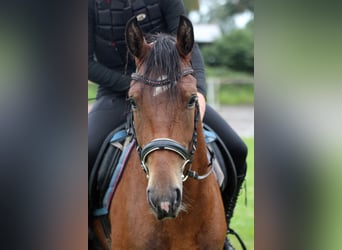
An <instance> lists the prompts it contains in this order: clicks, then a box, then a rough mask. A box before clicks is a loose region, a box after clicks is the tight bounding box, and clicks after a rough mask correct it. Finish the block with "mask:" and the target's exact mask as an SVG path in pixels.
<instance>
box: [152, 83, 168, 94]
mask: <svg viewBox="0 0 342 250" xmlns="http://www.w3.org/2000/svg"><path fill="white" fill-rule="evenodd" d="M169 88H170V85H164V86H160V87H154V92H153V96H158V95H160V94H161V93H164V92H165V91H166V90H168V89H169Z"/></svg>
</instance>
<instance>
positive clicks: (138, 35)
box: [125, 17, 147, 59]
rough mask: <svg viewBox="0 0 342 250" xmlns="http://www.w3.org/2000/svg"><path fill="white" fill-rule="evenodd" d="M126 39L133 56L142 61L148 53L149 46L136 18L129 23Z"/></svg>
mask: <svg viewBox="0 0 342 250" xmlns="http://www.w3.org/2000/svg"><path fill="white" fill-rule="evenodd" d="M125 37H126V44H127V46H128V50H129V51H130V52H131V54H132V55H133V56H135V57H137V58H138V59H141V58H142V57H143V55H144V53H145V51H146V45H147V44H146V43H145V39H144V35H143V32H142V30H141V28H140V26H139V24H138V21H137V18H136V17H132V18H131V19H130V20H129V21H128V22H127V25H126V30H125Z"/></svg>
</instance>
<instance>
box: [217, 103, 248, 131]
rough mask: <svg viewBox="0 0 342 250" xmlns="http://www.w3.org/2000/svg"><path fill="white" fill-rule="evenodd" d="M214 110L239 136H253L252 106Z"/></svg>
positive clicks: (221, 107) (223, 107) (226, 107)
mask: <svg viewBox="0 0 342 250" xmlns="http://www.w3.org/2000/svg"><path fill="white" fill-rule="evenodd" d="M215 109H216V110H217V111H218V112H219V113H220V114H221V116H222V117H223V118H224V119H225V120H226V121H227V122H228V123H229V125H230V126H231V127H232V128H233V129H234V130H235V131H236V132H237V133H238V134H239V135H240V136H242V137H253V136H254V106H219V107H216V108H215Z"/></svg>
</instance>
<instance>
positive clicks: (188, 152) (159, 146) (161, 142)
mask: <svg viewBox="0 0 342 250" xmlns="http://www.w3.org/2000/svg"><path fill="white" fill-rule="evenodd" d="M193 71H194V70H193V69H192V68H191V67H189V68H185V69H184V70H183V71H182V74H181V76H182V77H184V76H186V75H189V74H191V73H193ZM132 79H133V80H136V81H140V82H142V83H144V84H146V85H149V86H152V87H157V86H163V85H167V84H170V80H169V79H162V80H151V79H147V78H145V77H144V76H143V75H139V74H137V73H133V74H132ZM199 119H200V112H199V104H198V100H196V103H195V118H194V130H193V133H192V139H191V141H190V142H189V149H186V148H184V147H183V146H182V145H181V144H180V143H179V142H177V141H175V140H172V139H169V138H156V139H154V140H152V141H150V142H149V143H148V144H146V145H145V146H144V147H141V146H140V145H139V143H138V140H137V137H136V133H135V129H134V120H133V112H131V119H130V123H131V125H130V127H131V129H132V138H133V139H134V140H135V142H136V145H137V146H136V149H137V151H138V154H139V157H140V162H141V168H142V169H143V171H144V172H145V173H146V177H147V178H149V169H148V166H147V164H146V160H147V157H148V155H149V154H151V153H152V152H154V151H156V150H169V151H172V152H175V153H177V154H178V155H179V156H181V157H182V158H183V159H184V163H183V164H182V166H181V170H182V173H183V174H182V180H183V182H184V181H186V180H187V179H188V177H191V178H194V179H195V180H202V179H205V178H207V177H208V176H209V175H210V174H211V172H212V171H213V168H212V165H211V164H210V165H209V167H210V169H209V171H208V172H207V173H206V174H204V175H199V174H198V173H197V172H196V171H193V170H191V168H192V162H193V158H194V154H195V151H196V147H197V124H198V121H199ZM188 164H189V168H188V170H187V171H186V172H185V174H184V169H185V167H186V165H188Z"/></svg>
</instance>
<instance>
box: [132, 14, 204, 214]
mask: <svg viewBox="0 0 342 250" xmlns="http://www.w3.org/2000/svg"><path fill="white" fill-rule="evenodd" d="M126 42H127V45H128V49H129V51H130V52H131V54H132V55H133V56H134V58H135V63H136V67H137V70H136V73H133V74H132V81H131V87H130V90H129V93H128V96H129V100H130V101H131V106H132V108H131V109H132V112H133V130H134V135H135V139H136V144H137V149H138V153H139V156H140V161H141V166H142V168H143V170H144V171H145V173H146V176H147V179H148V184H147V189H146V193H147V200H148V203H149V205H150V207H151V208H152V211H153V212H154V214H155V215H156V217H157V218H158V219H164V218H175V217H176V216H177V215H178V213H179V212H180V211H181V210H182V208H183V205H182V195H183V181H184V180H185V179H186V178H187V175H186V173H187V170H188V169H189V168H191V164H192V160H193V156H194V152H195V149H196V144H197V133H196V128H197V126H200V125H199V124H200V119H199V107H198V101H197V88H196V85H197V81H196V79H195V78H194V77H193V76H192V75H191V73H192V72H193V70H192V68H191V64H190V57H191V51H192V48H193V45H194V33H193V26H192V24H191V22H190V20H188V19H187V18H186V17H184V16H181V17H180V21H179V26H178V29H177V35H176V37H173V36H170V35H166V34H158V35H155V36H154V37H153V41H152V42H149V43H148V42H147V39H145V37H144V34H143V32H142V30H141V28H140V27H139V24H138V21H137V19H136V18H133V19H131V20H130V21H129V22H128V24H127V26H126Z"/></svg>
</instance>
